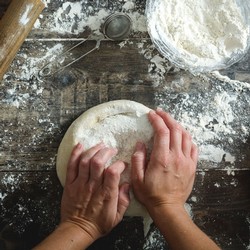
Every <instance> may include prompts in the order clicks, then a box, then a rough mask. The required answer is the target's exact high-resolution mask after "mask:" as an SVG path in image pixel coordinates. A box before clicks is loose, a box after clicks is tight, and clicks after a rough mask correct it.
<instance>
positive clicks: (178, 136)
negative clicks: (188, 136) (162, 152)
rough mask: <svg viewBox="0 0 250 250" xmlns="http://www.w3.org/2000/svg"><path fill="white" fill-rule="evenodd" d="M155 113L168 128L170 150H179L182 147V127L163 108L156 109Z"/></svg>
mask: <svg viewBox="0 0 250 250" xmlns="http://www.w3.org/2000/svg"><path fill="white" fill-rule="evenodd" d="M156 114H158V115H159V116H160V117H161V118H162V119H163V121H164V122H165V125H166V126H167V127H168V129H169V130H170V150H172V151H175V152H179V151H180V150H181V149H182V133H183V130H184V129H183V128H182V126H181V125H180V124H179V123H178V122H177V121H176V120H175V119H174V118H173V117H171V116H170V115H169V114H168V113H166V112H164V111H163V110H161V109H157V110H156Z"/></svg>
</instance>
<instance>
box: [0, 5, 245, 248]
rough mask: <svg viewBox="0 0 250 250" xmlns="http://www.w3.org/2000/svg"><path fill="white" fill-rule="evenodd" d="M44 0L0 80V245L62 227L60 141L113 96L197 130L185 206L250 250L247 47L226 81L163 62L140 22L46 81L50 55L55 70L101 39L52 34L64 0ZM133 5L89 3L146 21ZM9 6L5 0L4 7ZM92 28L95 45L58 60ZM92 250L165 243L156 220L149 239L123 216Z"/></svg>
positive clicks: (209, 228)
mask: <svg viewBox="0 0 250 250" xmlns="http://www.w3.org/2000/svg"><path fill="white" fill-rule="evenodd" d="M45 2H47V8H46V9H45V10H44V12H43V13H42V16H41V17H40V18H39V22H40V24H39V23H37V24H36V26H35V28H34V29H33V31H32V32H31V34H30V36H29V38H28V39H27V40H26V41H25V43H24V44H23V46H22V48H21V50H20V52H19V53H18V54H17V56H16V58H15V60H14V62H13V63H12V65H11V67H10V68H9V71H8V72H7V74H6V75H5V78H4V80H3V81H2V83H1V85H0V108H1V113H0V117H1V123H0V138H1V139H0V180H1V181H0V190H1V191H0V203H1V205H0V231H1V233H0V249H30V248H31V247H32V246H34V245H35V244H37V243H38V242H40V241H41V240H42V239H43V238H44V237H46V236H47V235H48V234H49V233H50V232H51V231H52V230H53V229H54V228H55V226H56V225H57V224H58V222H59V213H60V211H59V208H60V199H61V194H62V187H61V185H60V183H59V181H58V179H57V176H56V171H55V159H56V153H57V149H58V146H59V143H60V141H61V139H62V137H63V135H64V133H65V131H66V130H67V128H68V126H69V125H70V124H71V123H72V122H73V121H74V119H75V118H77V117H78V116H79V115H80V114H81V113H83V112H84V111H85V110H87V109H88V108H90V107H92V106H95V105H97V104H99V103H103V102H106V101H110V100H116V99H129V100H134V101H137V102H140V103H143V104H145V105H147V106H149V107H151V108H155V107H157V106H160V107H162V108H164V109H166V110H168V111H169V112H170V113H172V114H173V115H174V116H175V118H176V119H178V120H179V121H180V122H181V123H182V124H184V125H185V126H186V127H187V128H188V129H189V130H190V131H191V132H192V133H193V134H194V139H195V140H196V141H197V143H198V144H199V146H200V147H201V148H202V152H201V159H200V161H199V164H198V169H197V173H196V181H195V185H194V190H193V192H192V194H191V196H190V198H189V200H188V207H187V208H188V210H189V212H190V213H191V216H192V218H193V220H194V221H195V223H196V224H197V225H198V226H199V227H200V228H201V229H202V230H204V232H206V233H207V234H208V235H210V236H211V237H212V239H213V240H215V241H216V242H217V243H218V244H219V245H220V246H221V247H222V248H223V249H235V250H240V249H249V247H250V164H249V163H250V152H249V146H250V140H249V122H250V117H249V114H250V108H249V107H250V106H249V104H250V63H249V62H250V52H249V53H248V54H247V55H246V56H245V57H244V58H243V59H242V60H241V61H240V62H239V63H237V64H235V65H233V66H231V67H230V68H228V69H227V70H224V71H222V72H220V73H221V74H223V75H225V76H227V77H228V78H227V79H226V78H221V77H219V76H218V74H217V75H216V74H201V75H196V76H194V75H192V74H191V73H189V72H187V71H184V70H180V69H178V68H176V67H174V66H173V65H172V64H171V63H170V62H168V61H167V60H165V59H163V58H162V56H161V55H160V54H159V53H158V52H157V50H156V49H155V48H154V46H153V45H152V43H151V40H150V39H149V36H148V34H147V32H144V31H145V27H144V31H143V32H140V27H139V28H138V27H136V26H135V28H134V32H132V33H131V35H130V37H129V38H128V39H127V40H125V41H123V42H114V41H110V40H107V39H104V40H102V41H101V45H100V48H99V50H95V51H94V52H92V53H90V54H89V55H88V56H86V57H85V58H83V59H81V60H78V61H77V62H75V63H74V64H72V65H71V66H69V67H66V68H65V69H63V70H62V71H60V72H56V73H55V74H52V75H50V76H49V77H38V73H39V71H40V70H41V69H42V68H43V67H44V65H46V63H48V62H49V60H50V59H52V64H49V67H50V68H52V69H54V68H55V67H56V64H55V62H56V61H60V60H61V59H65V60H66V61H67V60H73V59H74V58H77V57H78V56H80V55H83V54H84V52H86V51H88V50H90V49H91V48H93V47H94V46H95V44H96V41H95V39H94V36H92V33H91V30H85V31H84V32H82V33H80V34H61V33H60V32H56V31H54V30H52V29H51V27H50V24H51V20H55V19H53V18H54V17H55V13H58V11H60V10H62V8H63V3H64V4H67V3H66V1H59V0H55V1H51V3H50V1H45ZM82 2H84V1H82ZM5 3H6V2H5ZM132 3H134V6H132V5H131V6H132V7H129V6H128V3H127V5H126V6H124V5H125V4H126V2H125V1H85V2H84V3H83V6H84V4H85V5H86V4H87V5H88V8H89V9H88V10H91V11H89V16H91V15H93V16H94V15H96V13H97V12H98V11H100V10H106V11H110V12H111V11H124V12H126V13H128V14H130V15H134V14H135V13H138V17H140V18H141V17H142V15H143V11H144V8H145V1H143V0H138V1H137V0H136V1H132ZM130 4H131V2H130ZM65 6H66V5H64V7H65ZM122 6H123V8H122ZM6 7H7V6H6V5H5V4H4V3H3V1H2V2H1V5H0V10H1V11H3V10H4V9H5V8H6ZM91 8H92V9H91ZM65 11H66V12H65ZM70 11H71V10H70V9H67V8H66V7H65V8H64V12H63V13H61V16H60V18H64V19H65V20H67V18H68V16H67V15H69V14H70V13H71V12H70ZM77 15H79V13H78V14H76V16H77ZM133 17H134V16H133ZM60 18H59V19H60ZM73 18H74V17H73ZM64 19H62V20H64ZM76 19H77V18H76ZM74 20H75V19H74ZM136 20H137V21H138V22H139V18H138V19H134V22H136ZM141 20H142V19H140V21H141ZM57 21H58V19H57ZM59 21H60V20H59ZM135 24H136V23H135ZM61 25H62V24H61ZM138 25H139V24H138ZM140 25H141V26H142V25H143V24H140ZM89 34H90V38H89V40H88V41H86V42H85V43H83V44H81V45H80V46H78V47H76V48H75V49H73V50H72V51H71V52H70V53H68V54H67V55H63V56H59V57H58V56H57V57H55V56H56V55H58V54H59V53H61V52H62V51H65V50H67V48H71V47H72V46H73V45H75V44H77V43H78V42H79V41H80V40H81V39H82V38H86V37H87V36H88V35H89ZM53 56H54V57H53ZM204 122H205V123H204ZM89 249H119V250H120V249H147V250H149V249H154V250H156V249H159V250H160V249H168V247H167V245H166V244H165V242H164V240H163V238H162V236H161V235H160V234H159V232H158V231H157V230H156V229H155V228H154V227H153V226H152V228H151V231H150V232H149V234H148V236H147V237H144V235H143V224H142V220H141V218H125V219H124V221H123V222H122V223H121V224H120V225H119V226H118V227H117V228H115V229H114V231H112V232H111V233H110V234H109V235H108V236H106V237H104V238H102V239H100V240H99V241H97V242H96V243H95V244H94V245H93V246H91V247H90V248H89Z"/></svg>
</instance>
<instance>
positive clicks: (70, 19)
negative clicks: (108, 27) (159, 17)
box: [36, 1, 147, 38]
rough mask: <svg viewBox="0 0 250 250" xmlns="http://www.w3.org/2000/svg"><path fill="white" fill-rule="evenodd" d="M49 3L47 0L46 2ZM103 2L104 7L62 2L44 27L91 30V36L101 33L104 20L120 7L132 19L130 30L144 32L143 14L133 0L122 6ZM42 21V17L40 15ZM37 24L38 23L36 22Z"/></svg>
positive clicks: (78, 31)
mask: <svg viewBox="0 0 250 250" xmlns="http://www.w3.org/2000/svg"><path fill="white" fill-rule="evenodd" d="M46 4H47V5H48V4H49V1H47V3H46ZM110 4H111V3H108V2H107V3H105V6H104V7H101V6H97V7H95V8H94V7H93V6H92V5H91V4H90V3H87V2H84V1H78V2H70V1H68V2H64V3H63V4H62V5H61V7H59V8H58V9H57V10H56V11H55V12H54V13H53V15H52V16H51V17H49V18H50V20H49V22H46V23H44V25H43V26H44V27H43V28H44V29H48V30H49V31H54V32H57V33H59V34H73V35H79V34H82V33H83V32H85V31H89V30H90V31H91V36H92V37H93V38H95V36H96V35H97V36H100V35H102V30H101V29H102V25H103V23H104V20H105V19H106V18H107V17H108V16H109V15H111V14H112V13H114V10H116V9H117V11H118V10H119V8H122V10H123V12H124V13H126V14H127V15H128V16H129V17H130V18H131V20H132V30H133V31H134V32H146V31H147V25H146V18H145V15H144V14H143V13H141V12H139V11H138V10H135V9H134V8H135V6H136V5H135V1H126V2H125V3H124V4H123V6H120V4H118V3H116V5H117V6H115V3H112V4H111V5H112V7H111V6H109V5H110ZM97 5H98V4H97ZM40 19H41V20H40V22H42V17H40ZM36 25H38V23H37V24H36Z"/></svg>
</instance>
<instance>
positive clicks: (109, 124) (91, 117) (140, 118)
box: [56, 100, 153, 219]
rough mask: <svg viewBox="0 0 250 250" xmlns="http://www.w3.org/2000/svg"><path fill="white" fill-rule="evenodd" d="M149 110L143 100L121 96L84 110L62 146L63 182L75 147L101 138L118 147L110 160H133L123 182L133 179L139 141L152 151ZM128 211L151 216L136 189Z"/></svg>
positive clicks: (60, 166) (59, 163)
mask: <svg viewBox="0 0 250 250" xmlns="http://www.w3.org/2000/svg"><path fill="white" fill-rule="evenodd" d="M149 111H150V109H149V108H147V107H146V106H144V105H142V104H140V103H137V102H134V101H129V100H117V101H110V102H107V103H103V104H100V105H98V106H95V107H93V108H91V109H89V110H87V111H86V112H84V113H83V114H82V115H81V116H80V117H78V118H77V119H76V120H75V121H74V122H73V123H72V124H71V126H70V127H69V129H68V130H67V132H66V134H65V135H64V137H63V140H62V142H61V144H60V146H59V149H58V155H57V162H56V168H57V175H58V177H59V180H60V182H61V184H62V185H64V183H65V178H66V171H67V164H68V160H69V157H70V154H71V151H72V149H73V147H74V146H75V145H76V144H77V143H79V142H80V143H81V144H82V145H83V146H84V149H85V150H86V149H88V148H90V147H92V146H94V145H96V144H97V143H100V142H101V141H103V142H104V143H105V145H107V146H109V147H114V148H117V149H118V154H117V155H116V156H115V157H113V158H112V161H111V162H110V163H112V162H114V161H116V160H118V159H119V160H122V161H125V162H127V163H129V166H128V168H127V169H126V170H125V171H124V172H123V174H122V176H121V183H123V182H125V181H126V182H130V171H131V167H130V162H131V155H132V154H133V152H134V148H135V145H136V142H137V141H140V142H144V143H145V144H146V146H147V149H148V151H151V145H152V138H153V128H152V126H151V124H150V123H149V121H148V117H147V114H148V112H149ZM110 163H109V164H108V165H110ZM126 215H127V216H142V217H144V218H145V219H146V218H148V216H149V215H148V213H147V212H146V210H145V208H144V207H143V206H142V205H141V204H140V203H138V202H137V201H136V200H135V198H134V196H133V194H132V192H131V202H130V205H129V208H128V210H127V212H126Z"/></svg>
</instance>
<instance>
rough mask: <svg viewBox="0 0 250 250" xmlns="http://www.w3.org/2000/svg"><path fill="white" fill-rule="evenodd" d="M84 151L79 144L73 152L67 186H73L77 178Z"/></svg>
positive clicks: (69, 164)
mask: <svg viewBox="0 0 250 250" xmlns="http://www.w3.org/2000/svg"><path fill="white" fill-rule="evenodd" d="M82 151H83V146H82V145H81V144H80V143H78V144H77V145H76V146H75V147H74V148H73V150H72V153H71V156H70V159H69V162H68V168H67V176H66V184H71V183H72V182H74V180H75V179H76V177H77V174H78V164H79V161H80V156H81V154H82Z"/></svg>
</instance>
